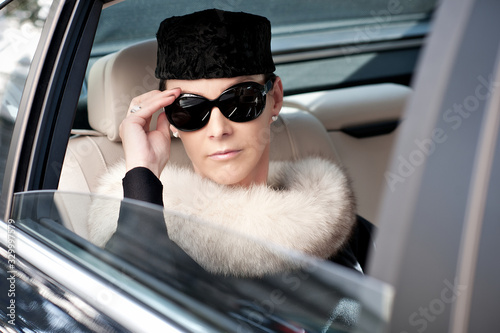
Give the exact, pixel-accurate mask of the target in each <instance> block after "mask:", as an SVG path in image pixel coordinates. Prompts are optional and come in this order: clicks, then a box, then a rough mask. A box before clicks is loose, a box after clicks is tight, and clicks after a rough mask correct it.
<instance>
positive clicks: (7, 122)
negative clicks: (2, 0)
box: [0, 0, 51, 191]
mask: <svg viewBox="0 0 500 333" xmlns="http://www.w3.org/2000/svg"><path fill="white" fill-rule="evenodd" d="M50 3H51V1H50V0H45V1H37V0H28V1H13V2H11V3H10V4H8V5H7V6H6V7H5V8H3V9H2V10H1V11H0V31H1V32H2V33H1V34H0V191H1V188H2V181H1V180H2V179H3V175H4V173H5V162H6V160H7V153H8V151H9V145H10V138H11V136H12V131H13V128H14V122H15V120H16V117H17V113H18V109H19V104H20V102H21V95H22V93H23V89H24V83H25V81H26V78H27V76H28V70H29V67H30V64H31V61H32V59H33V56H34V54H35V49H36V46H37V44H38V41H39V39H40V35H41V31H42V26H43V23H44V21H45V19H46V17H47V14H48V9H49V7H50Z"/></svg>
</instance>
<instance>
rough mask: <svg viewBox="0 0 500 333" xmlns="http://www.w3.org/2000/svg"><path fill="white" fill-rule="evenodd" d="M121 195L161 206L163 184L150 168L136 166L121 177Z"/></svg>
mask: <svg viewBox="0 0 500 333" xmlns="http://www.w3.org/2000/svg"><path fill="white" fill-rule="evenodd" d="M122 182H123V196H124V197H125V198H129V199H135V200H141V201H145V202H149V203H153V204H156V205H160V206H163V197H162V192H163V185H162V183H161V181H160V180H159V179H158V178H157V177H156V176H155V174H154V173H153V172H151V170H149V169H147V168H143V167H138V168H134V169H132V170H130V171H129V172H127V173H126V174H125V177H124V178H123V181H122Z"/></svg>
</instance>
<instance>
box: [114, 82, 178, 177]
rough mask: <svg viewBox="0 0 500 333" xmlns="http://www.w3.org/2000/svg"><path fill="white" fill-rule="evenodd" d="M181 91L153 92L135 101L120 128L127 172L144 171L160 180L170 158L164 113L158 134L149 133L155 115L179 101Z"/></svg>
mask: <svg viewBox="0 0 500 333" xmlns="http://www.w3.org/2000/svg"><path fill="white" fill-rule="evenodd" d="M180 92H181V90H180V89H178V88H175V89H171V90H165V91H159V90H153V91H150V92H147V93H145V94H143V95H140V96H138V97H136V98H134V99H133V100H132V102H131V103H130V108H129V111H128V113H127V117H126V118H125V119H124V120H123V121H122V123H121V124H120V137H121V139H122V143H123V149H124V151H125V161H126V166H127V171H129V170H131V169H133V168H135V167H145V168H148V169H149V170H151V171H152V172H153V173H154V174H155V175H156V176H157V177H160V173H161V171H162V170H163V168H164V167H165V165H166V164H167V162H168V160H169V158H170V132H169V122H168V120H167V117H166V115H165V112H161V113H160V115H159V116H158V120H157V125H156V130H152V131H150V130H149V124H150V123H151V117H152V116H153V114H154V113H155V112H156V111H158V110H160V109H162V108H163V107H165V106H167V105H170V104H172V103H173V101H174V100H175V99H176V98H177V97H179V95H180Z"/></svg>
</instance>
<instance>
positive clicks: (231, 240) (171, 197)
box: [89, 158, 355, 276]
mask: <svg viewBox="0 0 500 333" xmlns="http://www.w3.org/2000/svg"><path fill="white" fill-rule="evenodd" d="M124 174H125V164H124V163H123V162H121V163H119V164H117V165H116V166H115V167H113V168H112V169H111V170H110V171H109V173H108V174H107V175H105V177H103V179H102V185H101V186H100V188H99V190H98V192H99V193H101V194H105V195H112V196H119V197H123V190H122V185H121V184H122V182H121V180H122V178H123V176H124ZM160 180H161V181H162V183H163V201H164V205H165V212H166V213H165V221H166V225H167V230H168V235H169V237H170V238H171V239H172V240H173V241H175V242H176V243H177V244H178V245H179V246H180V247H181V248H183V249H184V250H185V251H186V252H187V253H188V254H189V255H190V256H191V257H192V258H193V259H194V260H196V261H197V262H198V263H199V264H200V265H201V266H203V267H204V268H205V269H207V270H208V271H211V272H215V273H222V274H230V275H237V276H260V275H263V274H267V273H275V272H277V271H280V270H283V269H285V268H287V267H288V266H290V265H293V264H292V263H289V262H287V260H283V258H282V255H280V254H279V253H281V252H280V251H274V250H271V248H270V247H267V246H258V245H256V243H255V242H254V241H251V240H250V239H257V240H260V241H261V242H263V244H276V245H278V246H279V247H282V248H286V249H292V250H295V251H300V252H302V253H306V254H309V255H312V256H316V257H320V258H324V259H327V258H329V257H331V256H332V255H334V254H335V253H336V252H337V251H338V250H339V249H340V248H341V247H342V245H343V244H344V243H345V241H346V240H347V239H348V237H349V235H350V233H351V229H352V227H353V226H354V223H355V202H354V196H353V192H352V190H351V188H350V184H349V181H348V178H347V177H346V176H345V174H344V173H343V172H342V170H341V169H340V168H339V167H338V166H337V165H335V164H333V163H331V162H329V161H326V160H323V159H318V158H312V159H305V160H301V161H297V162H271V163H270V170H269V178H268V186H265V185H261V186H253V187H250V188H241V187H229V186H224V185H219V184H216V183H214V182H212V181H210V180H207V179H202V178H201V177H200V176H198V175H196V174H195V173H193V172H192V171H191V170H190V169H187V168H179V167H175V166H171V165H167V167H166V168H165V169H164V171H163V172H162V174H161V176H160ZM118 211H119V207H118V206H116V207H110V206H109V203H107V204H102V205H100V206H99V204H96V205H94V206H93V208H92V209H91V212H90V215H91V216H90V217H89V235H90V240H91V241H92V242H93V243H95V244H96V245H99V246H103V245H104V244H105V243H106V242H107V241H108V240H109V238H110V237H111V235H112V234H113V233H114V231H115V230H116V221H117V219H118ZM169 211H177V212H182V214H177V215H173V214H169ZM189 216H194V217H196V218H197V220H199V219H201V220H203V221H207V223H203V222H201V223H199V222H193V221H186V218H189ZM104 221H106V222H104ZM110 221H113V222H110ZM214 226H215V227H214ZM221 228H223V229H225V230H229V231H230V232H229V233H228V232H222V231H221ZM231 232H234V235H233V234H231ZM237 234H244V235H246V236H248V237H249V239H248V240H245V239H244V238H242V237H240V236H236V235H237Z"/></svg>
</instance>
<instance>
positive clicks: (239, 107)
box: [219, 84, 266, 123]
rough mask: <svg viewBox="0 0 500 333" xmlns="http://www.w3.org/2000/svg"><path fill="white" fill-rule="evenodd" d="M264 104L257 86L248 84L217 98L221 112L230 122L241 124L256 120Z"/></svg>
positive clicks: (263, 98)
mask: <svg viewBox="0 0 500 333" xmlns="http://www.w3.org/2000/svg"><path fill="white" fill-rule="evenodd" d="M265 103H266V99H265V96H262V92H261V89H259V87H258V86H256V85H253V84H249V85H241V86H237V87H234V88H232V89H229V90H228V91H226V92H225V93H224V94H222V95H221V96H220V98H219V108H220V110H221V112H222V113H223V114H224V116H226V118H228V119H229V120H231V121H234V122H238V123H242V122H246V121H250V120H254V119H256V118H257V117H258V116H260V114H261V113H262V110H263V109H264V106H265Z"/></svg>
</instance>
